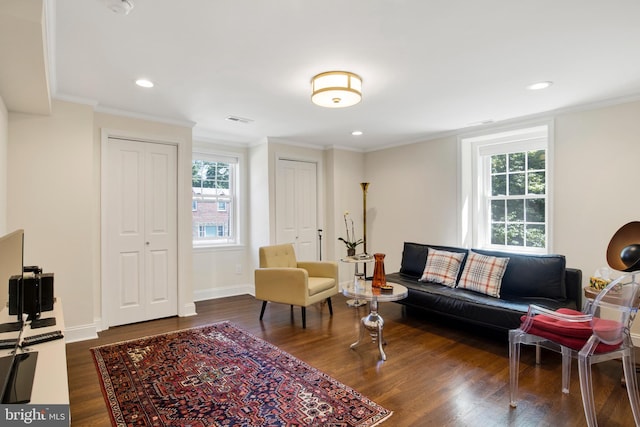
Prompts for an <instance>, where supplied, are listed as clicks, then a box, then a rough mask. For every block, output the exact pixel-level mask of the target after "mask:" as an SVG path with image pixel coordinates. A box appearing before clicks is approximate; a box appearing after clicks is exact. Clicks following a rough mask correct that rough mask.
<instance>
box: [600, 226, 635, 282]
mask: <svg viewBox="0 0 640 427" xmlns="http://www.w3.org/2000/svg"><path fill="white" fill-rule="evenodd" d="M607 263H608V264H609V267H611V268H613V269H614V270H618V271H626V272H630V271H636V270H640V222H638V221H632V222H630V223H628V224H625V225H623V226H622V227H620V229H619V230H618V231H616V233H615V234H614V235H613V237H612V238H611V241H610V242H609V246H608V247H607Z"/></svg>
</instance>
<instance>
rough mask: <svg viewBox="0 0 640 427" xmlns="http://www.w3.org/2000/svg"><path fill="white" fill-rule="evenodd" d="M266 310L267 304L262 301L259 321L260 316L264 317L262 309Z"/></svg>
mask: <svg viewBox="0 0 640 427" xmlns="http://www.w3.org/2000/svg"><path fill="white" fill-rule="evenodd" d="M265 308H267V302H266V301H262V310H260V320H262V316H264V309H265Z"/></svg>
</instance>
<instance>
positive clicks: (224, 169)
mask: <svg viewBox="0 0 640 427" xmlns="http://www.w3.org/2000/svg"><path fill="white" fill-rule="evenodd" d="M237 189H238V158H236V157H232V156H223V155H215V154H210V153H199V152H194V153H193V161H192V167H191V190H192V198H193V199H192V209H191V210H192V213H193V221H192V224H193V233H192V236H193V245H194V247H202V246H216V245H221V244H236V243H238V190H237Z"/></svg>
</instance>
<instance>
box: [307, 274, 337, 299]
mask: <svg viewBox="0 0 640 427" xmlns="http://www.w3.org/2000/svg"><path fill="white" fill-rule="evenodd" d="M335 285H336V281H335V280H333V279H332V278H328V277H309V296H312V295H316V294H319V293H320V292H322V291H326V290H329V289H331V288H333V287H334V286H335Z"/></svg>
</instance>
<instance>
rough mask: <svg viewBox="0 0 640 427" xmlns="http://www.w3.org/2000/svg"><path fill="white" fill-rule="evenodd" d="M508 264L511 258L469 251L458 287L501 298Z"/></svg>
mask: <svg viewBox="0 0 640 427" xmlns="http://www.w3.org/2000/svg"><path fill="white" fill-rule="evenodd" d="M508 263H509V258H500V257H494V256H488V255H481V254H478V253H476V252H474V251H469V255H468V256H467V260H466V262H465V265H464V270H462V275H461V276H460V281H459V282H458V287H459V288H463V289H469V290H471V291H475V292H480V293H482V294H486V295H489V296H492V297H497V298H500V287H501V285H502V276H503V275H504V272H505V270H506V268H507V264H508Z"/></svg>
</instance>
